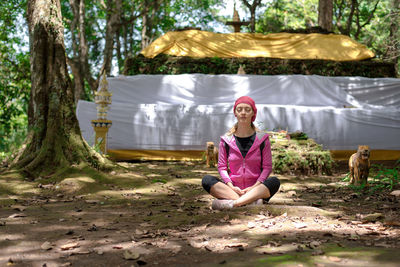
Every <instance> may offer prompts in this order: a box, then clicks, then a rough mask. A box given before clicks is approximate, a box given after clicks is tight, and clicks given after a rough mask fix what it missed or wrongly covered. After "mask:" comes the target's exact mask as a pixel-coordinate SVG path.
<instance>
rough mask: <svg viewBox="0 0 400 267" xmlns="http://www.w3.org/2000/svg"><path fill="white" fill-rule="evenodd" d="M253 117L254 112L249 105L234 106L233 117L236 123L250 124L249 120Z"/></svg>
mask: <svg viewBox="0 0 400 267" xmlns="http://www.w3.org/2000/svg"><path fill="white" fill-rule="evenodd" d="M253 115H254V111H253V109H252V108H251V106H250V105H249V104H245V103H240V104H239V105H237V106H236V109H235V116H236V118H237V120H238V122H248V123H251V118H252V117H253Z"/></svg>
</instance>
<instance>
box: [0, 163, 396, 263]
mask: <svg viewBox="0 0 400 267" xmlns="http://www.w3.org/2000/svg"><path fill="white" fill-rule="evenodd" d="M121 166H122V167H121V168H119V169H117V170H115V171H113V172H111V173H109V174H106V173H100V174H99V173H97V172H96V171H93V170H91V169H88V168H84V167H82V168H79V166H77V167H74V168H71V169H69V170H63V171H60V172H59V173H57V174H56V175H54V176H53V177H42V178H40V179H37V180H36V181H34V182H31V181H27V180H25V179H24V178H23V177H21V176H20V175H18V174H17V173H13V172H6V173H3V174H1V175H0V207H1V211H0V265H12V266H43V264H46V266H112V265H116V266H140V265H147V266H155V265H166V266H187V265H197V266H213V265H215V266H217V265H218V266H219V265H224V264H225V265H227V266H343V265H345V266H362V265H367V264H368V266H398V262H399V261H400V256H399V255H398V253H396V252H395V251H397V250H398V249H399V247H400V242H399V241H398V240H399V235H400V227H399V224H398V223H396V222H398V221H399V219H400V218H399V212H398V211H399V200H398V199H396V198H395V197H393V196H391V195H389V194H388V192H381V193H379V194H374V195H370V194H367V193H365V192H355V191H353V190H352V189H350V188H348V187H347V186H346V184H345V183H344V182H342V179H343V177H344V176H345V173H337V174H335V175H333V176H323V177H295V176H279V178H280V179H281V181H282V187H281V189H280V191H279V192H278V193H277V195H276V196H275V197H274V198H273V199H272V200H271V201H270V203H269V204H268V205H263V206H258V207H242V208H238V209H234V210H229V211H222V212H220V211H213V210H211V209H210V203H211V200H212V199H211V197H210V196H208V195H207V194H206V193H205V192H204V190H203V189H202V188H201V185H200V181H201V177H202V176H203V175H204V174H217V171H216V169H209V168H205V166H204V165H202V164H200V163H193V162H136V163H121Z"/></svg>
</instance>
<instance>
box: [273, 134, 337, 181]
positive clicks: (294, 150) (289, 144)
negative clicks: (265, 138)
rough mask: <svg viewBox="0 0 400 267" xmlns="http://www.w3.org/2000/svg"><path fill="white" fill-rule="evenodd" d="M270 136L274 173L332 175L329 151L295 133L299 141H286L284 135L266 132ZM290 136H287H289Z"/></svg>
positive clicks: (303, 135)
mask: <svg viewBox="0 0 400 267" xmlns="http://www.w3.org/2000/svg"><path fill="white" fill-rule="evenodd" d="M268 133H269V135H270V136H271V138H270V140H271V150H272V163H273V168H274V172H275V173H279V174H283V173H289V174H297V175H313V174H317V175H321V174H328V175H331V174H332V169H333V163H334V162H333V159H332V157H331V154H330V152H329V151H326V150H323V149H322V146H321V145H319V144H317V143H316V142H315V141H314V140H312V139H308V138H307V139H306V136H307V134H305V133H295V135H294V136H299V137H300V139H294V138H293V139H286V138H287V137H286V135H287V134H286V133H285V132H283V133H281V132H268ZM291 135H292V134H289V136H291Z"/></svg>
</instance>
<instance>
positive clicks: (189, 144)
mask: <svg viewBox="0 0 400 267" xmlns="http://www.w3.org/2000/svg"><path fill="white" fill-rule="evenodd" d="M107 80H108V82H109V90H110V91H111V92H112V93H113V96H112V105H111V108H110V111H109V113H108V114H109V115H108V119H110V120H112V121H113V125H112V127H111V128H110V130H109V135H108V149H113V150H123V149H129V150H141V149H152V150H203V149H204V147H205V143H206V142H207V141H214V142H218V141H219V136H220V135H222V134H223V133H225V132H226V131H227V130H228V129H229V128H230V127H231V126H232V125H233V124H234V123H235V117H234V116H233V113H232V108H233V103H234V101H235V99H236V98H238V97H240V96H242V95H248V96H251V97H252V98H253V99H254V100H255V101H256V104H257V108H258V114H257V119H256V125H257V126H258V127H259V128H261V129H265V130H274V129H284V130H286V129H287V130H288V131H290V132H293V131H303V132H305V133H307V134H308V135H309V136H310V137H311V138H314V139H315V140H316V141H317V142H318V143H321V144H323V145H324V147H325V148H327V149H331V150H347V149H349V150H353V149H356V147H357V146H358V145H359V144H367V145H370V147H371V149H388V150H400V141H399V140H400V116H399V115H400V104H399V103H400V94H399V93H400V79H394V78H385V79H368V78H361V77H322V76H315V75H312V76H305V75H278V76H261V75H204V74H183V75H137V76H118V77H114V78H108V79H107ZM360 92H361V93H362V94H361V93H360ZM349 107H353V108H349ZM77 116H78V120H79V124H80V127H81V130H82V134H83V136H84V138H85V139H86V140H87V141H88V142H89V143H92V142H93V139H94V131H93V128H92V127H91V124H90V120H92V119H95V118H96V105H95V104H94V103H91V102H86V101H79V103H78V108H77Z"/></svg>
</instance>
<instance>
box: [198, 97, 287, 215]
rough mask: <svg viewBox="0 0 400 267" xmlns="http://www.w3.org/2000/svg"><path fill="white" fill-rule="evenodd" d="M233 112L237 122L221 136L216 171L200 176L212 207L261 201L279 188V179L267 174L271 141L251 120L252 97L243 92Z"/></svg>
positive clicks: (254, 113) (232, 206)
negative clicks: (216, 172) (210, 198)
mask: <svg viewBox="0 0 400 267" xmlns="http://www.w3.org/2000/svg"><path fill="white" fill-rule="evenodd" d="M233 113H234V114H235V117H236V119H237V123H236V124H235V126H233V127H232V129H231V130H230V131H229V132H228V133H227V134H225V135H224V136H221V141H220V144H219V158H218V171H219V174H220V176H221V178H222V181H221V180H219V179H218V178H217V177H215V176H211V175H206V176H204V177H203V180H202V185H203V187H204V189H205V190H206V191H207V192H208V193H210V194H211V195H212V196H213V197H215V198H216V199H214V200H213V203H212V208H213V209H217V210H222V209H231V208H234V207H239V206H243V205H247V204H250V203H252V204H254V205H260V204H262V203H263V199H264V200H265V201H266V202H268V201H269V199H270V198H271V197H272V196H273V195H274V194H275V193H276V192H277V191H278V189H279V186H280V181H279V179H278V178H277V177H269V175H270V174H271V171H272V157H271V144H270V141H269V136H268V134H267V133H265V132H262V131H260V130H259V129H257V128H256V127H255V126H254V124H253V122H254V120H255V118H256V115H257V108H256V105H255V102H254V100H253V99H252V98H250V97H248V96H242V97H240V98H238V99H237V100H236V101H235V105H234V107H233Z"/></svg>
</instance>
